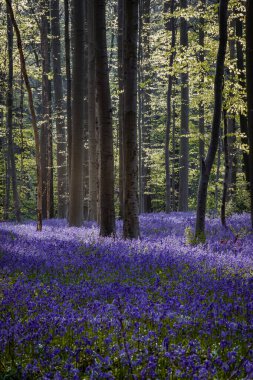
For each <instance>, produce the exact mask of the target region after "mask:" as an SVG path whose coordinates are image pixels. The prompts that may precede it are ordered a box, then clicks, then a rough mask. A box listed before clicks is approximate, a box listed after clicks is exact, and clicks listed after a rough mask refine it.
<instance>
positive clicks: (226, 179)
mask: <svg viewBox="0 0 253 380" xmlns="http://www.w3.org/2000/svg"><path fill="white" fill-rule="evenodd" d="M223 119H224V139H223V146H224V149H223V150H224V160H225V173H224V180H223V191H222V201H221V223H222V225H223V226H224V227H226V202H227V195H228V188H229V175H230V162H229V161H230V160H229V146H228V120H227V112H226V110H225V109H224V110H223Z"/></svg>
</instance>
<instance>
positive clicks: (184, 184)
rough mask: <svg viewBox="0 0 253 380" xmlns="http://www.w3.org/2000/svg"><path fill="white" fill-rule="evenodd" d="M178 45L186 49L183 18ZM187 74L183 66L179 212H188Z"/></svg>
mask: <svg viewBox="0 0 253 380" xmlns="http://www.w3.org/2000/svg"><path fill="white" fill-rule="evenodd" d="M180 5H181V9H182V10H185V9H187V0H180ZM180 45H181V48H182V49H187V48H188V23H187V20H186V19H185V18H184V17H181V20H180ZM188 134H189V74H188V65H187V63H186V64H185V68H184V71H183V72H182V74H181V137H180V169H179V211H187V210H188V194H189V191H188V176H189V138H188Z"/></svg>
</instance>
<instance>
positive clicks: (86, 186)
mask: <svg viewBox="0 0 253 380" xmlns="http://www.w3.org/2000/svg"><path fill="white" fill-rule="evenodd" d="M87 2H88V0H84V5H85V11H84V14H85V23H84V68H83V71H84V76H85V77H84V81H85V87H84V149H83V154H84V155H83V218H84V220H87V219H88V202H89V152H88V137H89V136H88V134H89V131H88V26H87V11H88V5H87Z"/></svg>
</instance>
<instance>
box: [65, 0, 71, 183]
mask: <svg viewBox="0 0 253 380" xmlns="http://www.w3.org/2000/svg"><path fill="white" fill-rule="evenodd" d="M69 15H70V9H69V0H64V27H65V28H64V42H65V66H66V78H67V151H68V185H69V186H70V174H71V146H72V119H71V114H72V112H71V64H70V31H69V26H70V21H69V19H70V17H69Z"/></svg>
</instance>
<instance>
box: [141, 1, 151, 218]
mask: <svg viewBox="0 0 253 380" xmlns="http://www.w3.org/2000/svg"><path fill="white" fill-rule="evenodd" d="M140 16H142V18H143V24H142V31H141V32H142V34H143V38H142V43H143V46H142V59H143V60H142V70H143V82H144V83H145V87H144V88H143V90H142V95H143V96H142V97H143V99H142V101H143V109H142V114H143V124H142V190H143V211H144V212H151V211H152V197H151V189H150V176H151V167H150V165H151V162H150V150H151V145H150V134H151V103H150V95H151V93H150V82H151V78H150V77H151V73H152V71H151V68H150V41H149V39H150V0H143V1H142V11H141V12H140Z"/></svg>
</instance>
